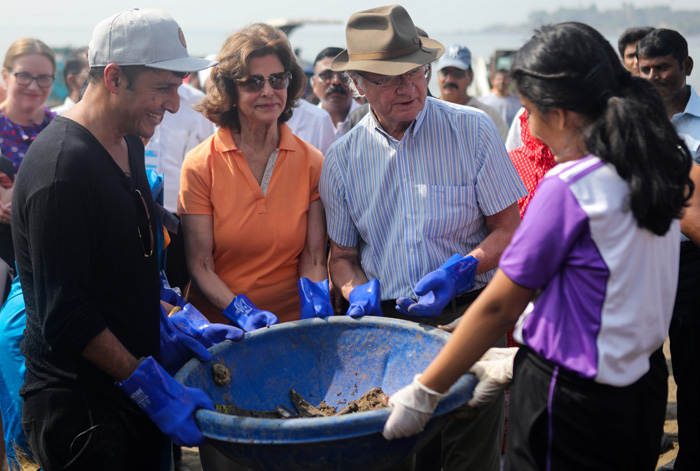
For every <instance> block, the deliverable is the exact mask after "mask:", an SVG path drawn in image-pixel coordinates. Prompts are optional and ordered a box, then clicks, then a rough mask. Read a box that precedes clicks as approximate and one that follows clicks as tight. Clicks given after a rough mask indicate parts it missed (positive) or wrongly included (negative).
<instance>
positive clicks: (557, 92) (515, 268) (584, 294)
mask: <svg viewBox="0 0 700 471" xmlns="http://www.w3.org/2000/svg"><path fill="white" fill-rule="evenodd" d="M511 74H512V75H513V78H514V79H515V82H516V84H517V87H518V91H519V92H520V96H521V100H522V104H523V106H524V107H525V108H526V109H527V111H528V123H529V126H530V130H531V132H532V134H533V135H534V136H537V137H538V138H539V139H541V140H542V141H544V143H545V144H547V146H548V147H549V148H550V149H551V150H552V152H553V153H554V155H555V159H556V161H557V162H558V163H559V165H558V166H556V167H555V168H554V169H552V170H551V171H550V172H548V174H547V175H546V176H545V178H544V179H543V180H542V182H541V183H540V186H539V187H538V190H537V194H536V195H535V196H534V198H533V199H532V201H531V203H530V206H529V207H528V211H527V213H526V214H525V217H524V219H523V221H522V223H521V225H520V228H519V229H518V230H517V231H516V233H515V234H514V236H513V238H512V240H511V243H510V245H509V246H508V248H507V249H506V250H505V251H504V253H503V255H502V257H501V260H500V264H499V266H500V269H499V271H498V272H497V273H496V275H495V276H494V278H493V280H492V281H491V283H490V284H489V285H488V286H487V287H486V289H485V290H484V291H483V293H482V294H481V295H480V296H479V298H477V300H476V301H475V302H474V304H472V306H471V307H470V308H469V309H468V310H467V312H466V313H465V315H464V318H463V319H462V321H461V322H460V324H459V325H458V327H457V329H456V330H455V332H454V334H453V335H452V338H451V339H450V341H449V342H448V344H447V345H446V346H445V348H444V349H443V351H442V352H441V353H440V354H439V355H438V357H437V358H436V359H435V360H434V361H433V363H432V364H431V365H430V366H429V367H428V368H427V369H426V370H425V372H424V373H423V374H422V375H419V376H416V378H415V379H414V381H413V383H412V384H411V385H409V386H407V387H405V388H403V389H402V390H400V391H398V392H397V393H395V394H394V395H392V397H391V399H390V403H391V404H392V405H393V406H394V410H393V412H392V414H391V415H390V417H389V419H388V420H387V423H386V426H385V428H384V436H385V437H386V438H388V439H392V438H400V437H404V436H409V435H412V434H414V433H417V432H419V431H420V430H422V429H423V426H424V425H425V423H426V422H427V421H428V420H429V419H430V417H431V415H432V411H433V410H434V408H435V407H436V405H437V403H438V402H439V400H440V398H441V397H442V396H443V394H444V393H445V392H446V391H447V390H448V389H449V387H450V386H451V385H452V384H453V383H454V382H455V381H456V380H457V379H459V377H460V376H461V375H463V374H464V373H465V372H467V371H469V370H470V369H471V370H472V371H473V372H475V373H476V374H477V376H479V378H480V382H479V384H478V385H477V387H476V389H475V391H474V397H473V398H472V400H471V401H470V403H469V405H471V406H474V407H478V406H480V405H482V404H484V403H486V402H488V400H489V398H490V397H492V396H494V394H493V393H494V392H497V391H500V389H502V388H503V387H504V386H505V385H506V384H508V383H509V382H510V380H511V378H512V388H511V395H510V398H511V399H510V416H509V434H508V445H507V449H506V463H505V469H506V470H516V469H517V470H557V469H566V470H574V469H575V470H582V469H590V470H607V469H609V470H619V469H633V470H653V469H654V468H655V465H656V461H657V458H658V450H659V446H660V443H661V433H662V431H663V422H664V415H665V404H666V387H667V385H666V384H667V383H666V377H667V374H668V372H667V371H666V366H665V361H664V358H663V355H662V353H661V351H660V347H661V345H662V343H663V341H664V339H665V337H666V333H667V331H668V326H669V323H670V319H671V313H672V310H673V301H674V296H675V291H676V284H677V277H678V256H679V252H678V240H679V234H680V228H679V222H678V218H679V217H680V216H681V212H682V210H683V206H684V204H685V202H686V201H687V199H688V197H689V194H690V193H691V192H692V190H693V184H692V182H691V181H690V180H689V178H688V174H689V171H690V166H691V162H692V161H691V156H690V153H689V152H688V149H687V148H686V146H685V145H684V144H683V142H682V140H681V139H680V138H679V137H678V135H677V134H676V132H675V130H674V129H673V126H672V125H671V123H670V122H669V121H668V119H667V117H666V113H665V110H664V106H663V103H662V102H661V99H660V98H659V96H658V94H657V93H655V91H654V90H653V87H652V86H651V85H650V84H649V83H647V82H645V81H644V80H641V79H638V78H634V77H632V76H631V75H630V74H629V73H628V72H627V71H626V70H625V69H624V68H623V67H622V65H621V64H620V61H619V59H618V58H617V55H616V54H615V51H614V50H613V49H612V48H611V47H610V45H609V44H608V43H607V41H606V40H605V39H604V38H603V37H602V36H601V35H600V34H599V33H598V32H597V31H596V30H594V29H593V28H591V27H589V26H586V25H583V24H580V23H562V24H558V25H555V26H548V27H544V28H542V29H541V30H539V31H537V32H536V34H535V36H533V38H532V39H531V40H530V41H529V42H528V43H527V44H526V45H525V46H524V47H523V48H522V49H521V50H520V51H519V52H518V55H517V56H516V58H515V60H514V63H513V68H512V70H511ZM521 313H522V315H521ZM516 321H517V326H516V331H515V338H516V340H518V342H519V343H520V345H521V347H520V348H519V349H515V348H514V349H491V350H489V351H488V352H487V349H488V347H489V346H490V345H491V344H492V343H493V342H495V340H496V339H497V338H499V337H500V336H502V335H503V333H504V332H505V331H506V330H507V329H508V328H509V327H511V326H513V325H514V324H515V323H516ZM516 351H517V353H516ZM484 352H486V354H485V355H484ZM482 355H483V357H482ZM480 358H481V360H480ZM601 443H603V444H605V443H615V446H614V447H601V446H600V445H601Z"/></svg>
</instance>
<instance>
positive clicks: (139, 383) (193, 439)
mask: <svg viewBox="0 0 700 471" xmlns="http://www.w3.org/2000/svg"><path fill="white" fill-rule="evenodd" d="M116 386H117V387H118V388H119V389H121V390H122V391H123V392H124V393H126V394H127V395H128V396H129V397H130V398H131V400H132V401H134V402H135V403H136V404H137V405H138V406H139V407H140V408H141V410H142V411H144V412H145V413H146V415H147V416H148V417H149V418H150V419H151V420H152V421H153V423H155V424H156V425H157V426H158V428H159V429H160V430H161V431H162V432H163V433H164V434H165V435H167V436H168V437H170V439H172V441H173V442H175V443H176V444H177V445H180V446H199V445H202V444H204V443H205V441H206V440H205V438H204V436H203V435H202V432H200V431H199V428H198V427H197V424H196V422H195V421H194V411H195V410H197V409H209V410H215V409H214V403H212V402H211V399H209V396H207V395H206V394H205V393H204V391H200V390H199V389H195V388H188V387H187V386H183V385H182V384H180V383H178V382H177V381H175V378H173V377H172V376H170V375H169V374H168V373H167V372H166V371H165V370H164V369H163V367H162V366H160V365H159V364H158V363H157V362H156V361H155V360H154V359H153V357H148V358H147V359H146V360H144V361H143V362H142V363H141V364H140V365H139V367H138V368H136V371H134V372H133V373H132V374H131V376H129V377H128V378H127V379H125V380H124V381H122V382H121V383H119V382H118V383H116Z"/></svg>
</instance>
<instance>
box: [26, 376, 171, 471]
mask: <svg viewBox="0 0 700 471" xmlns="http://www.w3.org/2000/svg"><path fill="white" fill-rule="evenodd" d="M22 413H23V418H22V427H23V428H24V432H25V433H26V434H27V438H28V440H29V445H30V447H31V449H32V452H33V454H34V459H35V460H36V461H37V463H38V464H39V465H40V466H41V469H42V470H44V471H54V470H56V471H58V470H66V471H72V470H85V471H95V470H104V471H118V470H119V471H124V470H129V471H134V470H143V471H158V470H159V469H161V461H162V455H163V453H166V454H169V452H170V450H169V447H168V448H167V449H166V446H168V445H169V443H170V442H169V441H168V440H166V439H165V438H164V436H163V434H162V433H161V432H160V431H159V430H158V428H157V427H156V426H155V425H154V424H153V422H151V420H150V419H149V418H148V417H146V415H144V414H143V413H141V412H140V411H136V410H132V409H127V408H123V407H119V405H118V404H116V403H115V402H113V401H111V400H108V399H106V398H104V397H102V396H99V395H97V394H95V393H94V392H90V391H84V390H78V389H68V388H45V389H43V390H41V391H36V392H32V393H30V394H28V395H26V396H25V397H24V402H23V408H22Z"/></svg>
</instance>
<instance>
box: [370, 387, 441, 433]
mask: <svg viewBox="0 0 700 471" xmlns="http://www.w3.org/2000/svg"><path fill="white" fill-rule="evenodd" d="M418 378H420V375H416V376H414V377H413V382H412V383H411V384H409V385H408V386H406V387H404V388H403V389H400V390H399V391H398V392H396V394H394V395H392V396H391V397H390V398H389V404H390V405H392V406H394V410H393V411H391V414H390V415H389V418H388V419H387V421H386V424H384V430H383V431H382V435H384V438H386V439H387V440H393V439H394V438H404V437H410V436H411V435H415V434H417V433H419V432H422V431H423V428H424V427H425V424H427V423H428V421H429V420H430V417H432V415H433V411H434V410H435V408H436V407H437V405H438V402H440V399H442V398H443V397H445V394H440V393H439V392H436V391H433V390H432V389H429V388H427V387H425V386H423V385H422V384H421V383H420V381H418Z"/></svg>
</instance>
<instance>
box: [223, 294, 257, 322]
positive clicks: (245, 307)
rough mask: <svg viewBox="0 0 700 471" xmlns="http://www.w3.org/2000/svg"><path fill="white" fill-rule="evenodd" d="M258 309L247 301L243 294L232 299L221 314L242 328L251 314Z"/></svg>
mask: <svg viewBox="0 0 700 471" xmlns="http://www.w3.org/2000/svg"><path fill="white" fill-rule="evenodd" d="M257 310H258V308H257V307H255V304H253V302H252V301H251V300H250V299H248V296H246V295H245V294H239V295H238V296H236V297H234V298H233V301H231V303H230V304H229V305H228V306H226V309H224V312H223V313H222V314H223V315H224V316H225V317H227V318H228V319H229V320H231V321H233V322H235V323H237V324H238V325H239V326H240V327H243V326H244V325H245V323H246V321H247V320H248V317H249V316H250V313H251V312H254V311H257Z"/></svg>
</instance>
